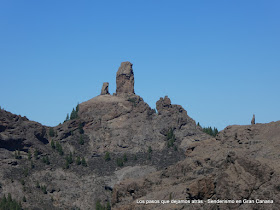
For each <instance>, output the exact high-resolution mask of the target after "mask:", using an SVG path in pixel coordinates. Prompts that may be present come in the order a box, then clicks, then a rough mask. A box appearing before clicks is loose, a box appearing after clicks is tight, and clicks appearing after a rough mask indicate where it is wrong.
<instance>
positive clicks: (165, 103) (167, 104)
mask: <svg viewBox="0 0 280 210" xmlns="http://www.w3.org/2000/svg"><path fill="white" fill-rule="evenodd" d="M171 107H172V106H171V100H170V98H168V96H165V97H164V98H160V99H159V100H158V101H157V102H156V108H157V111H158V114H161V113H162V112H163V111H167V110H168V109H169V108H171Z"/></svg>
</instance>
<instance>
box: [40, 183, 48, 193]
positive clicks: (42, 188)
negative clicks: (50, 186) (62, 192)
mask: <svg viewBox="0 0 280 210" xmlns="http://www.w3.org/2000/svg"><path fill="white" fill-rule="evenodd" d="M41 190H42V191H43V193H44V194H47V187H46V185H43V186H41Z"/></svg>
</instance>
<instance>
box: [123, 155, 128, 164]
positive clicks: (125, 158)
mask: <svg viewBox="0 0 280 210" xmlns="http://www.w3.org/2000/svg"><path fill="white" fill-rule="evenodd" d="M123 161H124V162H127V155H126V154H124V155H123Z"/></svg>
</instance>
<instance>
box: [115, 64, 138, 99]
mask: <svg viewBox="0 0 280 210" xmlns="http://www.w3.org/2000/svg"><path fill="white" fill-rule="evenodd" d="M116 82H117V90H116V95H127V94H134V73H133V69H132V63H130V62H128V61H127V62H122V63H121V66H120V67H119V70H118V72H117V77H116Z"/></svg>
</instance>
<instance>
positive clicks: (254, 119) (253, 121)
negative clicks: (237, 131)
mask: <svg viewBox="0 0 280 210" xmlns="http://www.w3.org/2000/svg"><path fill="white" fill-rule="evenodd" d="M255 124H256V118H255V115H253V118H252V120H251V125H255Z"/></svg>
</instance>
